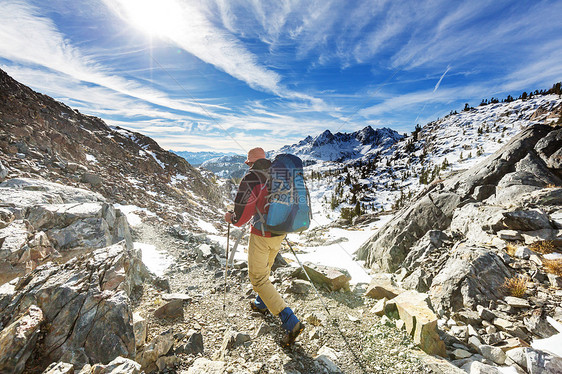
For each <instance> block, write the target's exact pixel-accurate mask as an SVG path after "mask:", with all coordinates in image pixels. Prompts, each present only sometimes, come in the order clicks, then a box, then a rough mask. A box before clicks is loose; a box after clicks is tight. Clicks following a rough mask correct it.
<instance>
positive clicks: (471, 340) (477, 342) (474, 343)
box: [468, 336, 482, 350]
mask: <svg viewBox="0 0 562 374" xmlns="http://www.w3.org/2000/svg"><path fill="white" fill-rule="evenodd" d="M468 345H469V346H470V347H472V348H473V349H476V350H478V347H480V346H481V345H482V342H481V341H480V339H478V338H477V337H476V336H471V337H469V338H468Z"/></svg>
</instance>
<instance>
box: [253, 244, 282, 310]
mask: <svg viewBox="0 0 562 374" xmlns="http://www.w3.org/2000/svg"><path fill="white" fill-rule="evenodd" d="M283 239H285V235H281V236H274V237H271V238H266V237H263V236H258V235H255V234H251V235H250V245H249V247H248V274H249V276H250V282H251V283H252V286H253V289H254V291H256V292H257V293H258V295H260V298H261V299H262V300H263V302H264V303H265V305H266V306H267V309H269V311H270V312H271V313H272V314H274V315H278V314H279V313H280V312H281V311H282V310H283V309H285V308H286V307H287V304H285V301H284V300H283V298H282V297H281V295H280V294H279V292H277V290H276V289H275V287H274V286H273V284H272V283H271V281H270V280H269V274H270V273H271V266H272V265H273V261H274V260H275V256H277V253H278V252H279V249H280V248H281V242H282V241H283Z"/></svg>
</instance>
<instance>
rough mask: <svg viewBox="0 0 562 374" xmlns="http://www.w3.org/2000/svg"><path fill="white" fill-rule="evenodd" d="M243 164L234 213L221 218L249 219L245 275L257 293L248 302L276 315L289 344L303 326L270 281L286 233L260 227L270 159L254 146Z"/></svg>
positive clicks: (284, 342)
mask: <svg viewBox="0 0 562 374" xmlns="http://www.w3.org/2000/svg"><path fill="white" fill-rule="evenodd" d="M245 163H246V164H247V165H248V166H250V170H249V171H248V172H247V173H246V175H244V177H243V178H242V181H241V182H240V186H239V187H238V193H237V194H236V198H235V200H234V212H228V213H226V214H225V216H224V219H225V221H226V222H229V223H232V224H233V225H234V226H238V227H240V226H242V225H244V224H245V223H246V222H248V221H249V220H250V219H252V228H251V233H250V243H249V246H248V275H249V277H250V282H251V283H252V287H253V289H254V291H256V292H257V294H258V296H257V297H256V299H255V300H252V301H251V302H250V307H251V308H252V310H254V311H258V312H260V313H262V314H265V313H267V311H268V310H269V312H271V313H272V314H274V315H277V316H279V318H280V319H281V323H282V327H283V329H285V331H286V334H285V336H284V337H283V340H282V342H281V343H282V345H283V346H285V347H288V346H290V345H291V344H293V343H294V341H295V339H296V338H297V336H298V335H299V334H300V333H301V331H302V330H303V329H304V324H302V323H301V322H300V321H299V319H298V318H297V316H295V314H294V313H293V311H292V310H291V308H289V307H288V306H287V304H285V301H284V300H283V298H282V297H281V295H280V294H279V292H277V290H276V289H275V287H274V286H273V284H272V283H271V281H270V280H269V275H270V272H271V266H272V265H273V261H274V260H275V257H276V256H277V253H278V252H279V249H280V248H281V242H282V241H283V239H285V234H273V233H271V232H269V231H266V230H265V229H264V226H263V216H264V215H265V214H267V212H268V209H269V206H268V205H267V195H268V187H267V180H268V173H269V168H270V166H271V161H269V160H267V159H266V158H265V152H264V150H263V149H262V148H253V149H251V150H250V151H249V152H248V159H247V160H246V161H245ZM260 219H261V220H260ZM256 226H258V227H259V228H258V227H256Z"/></svg>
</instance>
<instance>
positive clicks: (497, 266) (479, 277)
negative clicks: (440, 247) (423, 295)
mask: <svg viewBox="0 0 562 374" xmlns="http://www.w3.org/2000/svg"><path fill="white" fill-rule="evenodd" d="M509 276H510V271H509V269H508V268H507V267H506V266H505V264H504V262H503V261H502V260H501V259H500V258H499V257H498V256H497V255H496V254H495V253H494V252H492V251H489V250H486V249H483V248H478V247H472V246H466V245H464V244H461V245H459V246H458V247H457V249H456V250H455V251H454V252H453V253H451V255H450V257H449V259H448V260H447V262H446V263H445V265H444V266H443V268H442V269H441V270H440V271H439V273H438V274H437V276H436V277H435V278H434V279H433V282H432V284H431V287H430V295H431V300H432V302H433V306H434V308H435V309H436V311H437V313H438V314H441V313H442V312H443V311H445V310H451V309H452V310H458V309H460V308H462V307H468V308H469V309H472V308H473V307H474V306H476V305H478V304H485V303H488V301H489V300H495V299H497V298H500V297H502V294H501V291H500V290H501V286H502V285H503V283H504V281H505V278H507V277H509ZM484 319H485V318H484Z"/></svg>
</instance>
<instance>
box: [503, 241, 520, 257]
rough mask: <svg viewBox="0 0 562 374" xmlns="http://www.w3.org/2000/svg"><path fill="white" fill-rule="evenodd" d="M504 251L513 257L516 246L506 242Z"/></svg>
mask: <svg viewBox="0 0 562 374" xmlns="http://www.w3.org/2000/svg"><path fill="white" fill-rule="evenodd" d="M505 251H506V252H507V254H508V255H510V256H511V257H515V252H516V251H517V246H515V245H514V244H511V243H510V244H508V245H507V247H506V248H505Z"/></svg>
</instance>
